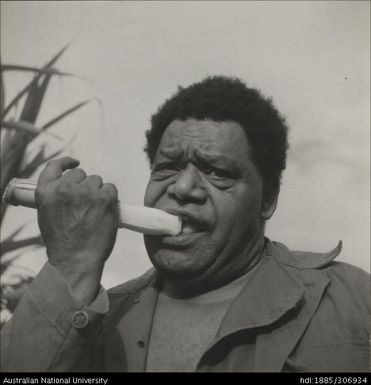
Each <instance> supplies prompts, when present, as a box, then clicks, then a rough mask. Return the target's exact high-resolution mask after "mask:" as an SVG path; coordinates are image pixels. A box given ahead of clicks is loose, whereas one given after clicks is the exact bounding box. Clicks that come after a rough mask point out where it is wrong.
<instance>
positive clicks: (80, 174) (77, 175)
mask: <svg viewBox="0 0 371 385" xmlns="http://www.w3.org/2000/svg"><path fill="white" fill-rule="evenodd" d="M85 178H86V172H85V171H84V170H83V169H82V168H74V169H73V170H70V171H67V172H65V173H64V174H63V175H62V176H61V177H60V179H59V180H60V181H61V182H73V183H80V182H82V181H83V180H85Z"/></svg>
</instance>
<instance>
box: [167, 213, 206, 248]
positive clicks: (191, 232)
mask: <svg viewBox="0 0 371 385" xmlns="http://www.w3.org/2000/svg"><path fill="white" fill-rule="evenodd" d="M166 211H168V210H166ZM171 211H172V212H171V213H172V214H175V215H178V216H179V218H180V219H181V221H182V228H181V231H180V233H179V234H177V235H166V236H164V237H162V238H161V243H162V244H163V245H164V246H170V247H172V248H173V247H176V248H179V247H180V248H184V247H189V246H191V245H193V244H194V243H196V242H197V241H198V240H199V238H200V237H202V235H203V233H204V232H205V231H206V230H207V223H206V222H205V221H202V220H201V219H200V218H198V217H196V216H195V215H193V214H192V213H186V212H184V211H182V212H180V211H178V210H177V211H176V212H175V210H174V211H173V210H171ZM168 212H170V210H169V211H168Z"/></svg>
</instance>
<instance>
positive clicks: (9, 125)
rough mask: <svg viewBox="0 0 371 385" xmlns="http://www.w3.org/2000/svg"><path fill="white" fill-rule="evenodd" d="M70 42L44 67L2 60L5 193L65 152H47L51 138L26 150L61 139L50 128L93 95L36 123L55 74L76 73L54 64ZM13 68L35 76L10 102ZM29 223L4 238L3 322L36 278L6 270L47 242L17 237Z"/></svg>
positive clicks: (0, 268) (0, 262)
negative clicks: (30, 153)
mask: <svg viewBox="0 0 371 385" xmlns="http://www.w3.org/2000/svg"><path fill="white" fill-rule="evenodd" d="M67 48H68V46H66V47H64V48H63V49H61V50H60V51H59V52H58V53H57V54H56V55H55V56H54V57H53V58H52V59H51V60H50V61H49V62H48V63H46V64H45V65H44V66H43V67H42V68H36V67H30V66H23V65H13V64H4V65H3V64H2V63H1V72H0V76H1V79H0V81H1V103H0V108H1V110H0V115H1V178H0V189H1V196H3V194H4V191H5V188H6V186H7V184H8V183H9V181H10V180H11V179H12V178H30V177H32V175H33V174H34V173H35V172H36V170H37V169H38V168H39V167H40V166H42V165H43V164H44V163H45V162H47V161H48V160H50V159H52V158H54V157H56V156H58V155H60V154H62V153H63V152H64V151H65V150H66V147H64V148H61V149H60V150H58V151H55V152H54V153H52V154H50V153H49V154H48V155H46V150H47V147H48V144H47V140H46V141H45V142H46V143H44V144H43V145H42V146H41V148H40V149H38V151H37V152H36V155H34V156H33V157H32V158H31V159H27V158H26V151H27V149H28V148H29V146H30V144H32V143H33V141H34V140H35V139H36V138H38V137H40V135H45V138H46V139H47V137H48V136H49V137H54V138H57V139H59V140H60V139H61V138H60V137H59V136H57V135H55V134H53V133H51V132H49V128H51V127H53V126H55V125H56V124H57V123H58V122H60V121H61V120H62V119H65V118H66V117H67V116H69V115H70V114H72V113H73V112H75V111H77V110H78V109H80V108H81V107H83V106H84V105H86V104H87V103H89V102H90V101H91V100H92V99H89V100H85V101H83V102H80V103H78V104H76V105H74V106H71V107H70V108H69V109H67V110H66V111H63V112H61V113H60V114H59V115H58V116H55V117H54V118H53V119H51V120H50V121H48V122H47V123H45V124H43V125H42V126H40V125H38V124H37V123H36V121H37V118H38V115H39V112H40V110H41V107H42V104H43V102H44V101H45V95H46V91H47V88H48V85H49V83H50V81H51V79H52V78H53V77H56V76H59V77H61V76H74V75H72V74H70V73H66V72H61V71H59V70H58V69H56V68H55V67H54V65H55V63H56V62H57V61H58V59H59V58H60V57H61V56H62V55H63V53H64V52H65V50H66V49H67ZM9 71H17V72H27V73H31V74H32V76H33V77H32V80H31V81H30V82H29V83H27V84H26V85H25V86H24V87H23V88H22V89H21V90H19V91H18V93H17V94H16V95H15V96H14V97H13V99H11V100H10V101H8V102H7V103H6V94H5V93H6V90H5V85H4V81H3V80H4V75H5V73H6V72H9ZM7 207H8V206H7V204H6V203H5V202H3V201H1V212H0V221H1V225H2V224H3V220H4V215H5V213H6V211H7ZM24 227H25V225H21V226H20V227H19V228H18V229H17V230H15V231H14V232H13V233H12V234H10V235H8V236H7V238H6V239H4V240H3V241H2V242H1V253H0V274H1V281H0V289H1V313H0V326H2V325H3V324H4V323H5V322H6V321H7V320H8V319H9V318H10V316H11V314H12V313H13V311H14V309H15V307H16V305H17V303H18V301H19V299H20V297H21V295H22V292H23V290H24V288H25V285H27V284H28V283H30V282H31V281H32V273H27V272H25V271H23V272H21V273H18V275H16V276H13V278H12V280H5V279H3V278H4V273H5V272H7V270H8V269H9V268H10V267H11V266H14V262H15V260H16V259H18V258H19V257H20V256H21V255H22V252H24V249H25V248H26V247H28V248H30V247H31V248H39V247H42V246H43V241H42V238H41V236H40V235H37V236H32V237H28V238H23V239H16V238H18V235H19V234H20V233H21V232H22V230H23V229H24Z"/></svg>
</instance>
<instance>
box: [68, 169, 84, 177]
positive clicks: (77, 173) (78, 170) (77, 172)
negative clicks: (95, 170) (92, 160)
mask: <svg viewBox="0 0 371 385" xmlns="http://www.w3.org/2000/svg"><path fill="white" fill-rule="evenodd" d="M69 172H70V173H73V174H76V175H79V176H83V177H86V172H85V171H84V170H83V169H82V168H80V167H78V168H74V169H73V170H71V171H69Z"/></svg>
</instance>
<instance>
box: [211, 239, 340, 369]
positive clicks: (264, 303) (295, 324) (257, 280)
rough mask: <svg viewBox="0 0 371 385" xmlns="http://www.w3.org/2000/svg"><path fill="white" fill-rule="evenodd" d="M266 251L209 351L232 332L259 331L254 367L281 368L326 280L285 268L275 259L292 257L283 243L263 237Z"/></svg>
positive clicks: (316, 273)
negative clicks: (276, 243)
mask: <svg viewBox="0 0 371 385" xmlns="http://www.w3.org/2000/svg"><path fill="white" fill-rule="evenodd" d="M281 246H282V247H281ZM266 251H267V255H266V256H265V257H263V259H262V261H261V263H260V265H259V266H258V268H257V270H256V271H255V273H254V274H253V275H252V276H251V278H250V280H249V281H248V282H247V284H246V285H245V287H244V288H243V289H242V291H241V292H240V293H239V295H238V296H237V297H236V299H235V300H234V302H233V303H232V305H231V306H230V308H229V310H228V311H227V313H226V315H225V317H224V319H223V321H222V323H221V325H220V328H219V330H218V332H217V335H216V337H215V339H214V341H213V343H212V344H211V346H210V347H209V349H211V348H212V347H213V346H215V344H217V343H218V342H219V341H221V340H222V339H226V338H228V336H230V335H232V334H234V333H236V332H240V331H249V330H252V329H259V332H257V338H256V345H255V359H254V364H253V368H254V371H281V370H282V368H283V365H284V362H285V360H286V359H287V357H288V356H289V354H290V353H291V352H292V350H293V349H294V348H295V345H296V344H297V342H298V341H299V339H300V337H301V336H302V334H303V333H304V331H305V328H306V326H307V325H308V323H309V321H310V319H311V318H312V316H313V314H314V312H315V310H316V309H317V307H318V305H319V302H320V300H321V298H322V295H323V293H324V291H325V288H326V287H327V285H328V283H329V280H328V278H327V275H326V273H325V272H320V271H318V270H317V271H314V270H309V271H305V272H304V273H301V274H300V275H298V274H297V273H295V271H296V272H297V271H298V269H297V268H294V269H290V268H288V267H287V266H284V265H283V264H282V263H281V261H280V259H281V258H283V259H285V260H287V261H290V258H292V256H291V253H290V251H289V250H288V249H287V248H286V247H285V246H283V245H280V244H278V245H275V244H273V243H272V242H270V241H269V240H267V244H266ZM337 254H338V253H337ZM331 258H332V259H333V258H334V256H333V255H332V254H331ZM209 349H208V350H209ZM208 350H207V351H208ZM207 351H206V353H205V354H207ZM237 361H238V360H237ZM241 364H242V365H243V363H241ZM237 369H238V368H237ZM241 369H242V370H243V368H241Z"/></svg>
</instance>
